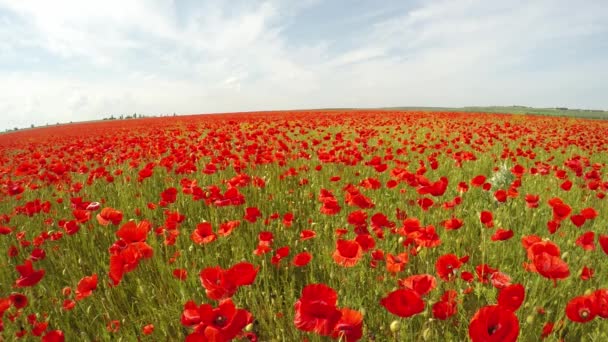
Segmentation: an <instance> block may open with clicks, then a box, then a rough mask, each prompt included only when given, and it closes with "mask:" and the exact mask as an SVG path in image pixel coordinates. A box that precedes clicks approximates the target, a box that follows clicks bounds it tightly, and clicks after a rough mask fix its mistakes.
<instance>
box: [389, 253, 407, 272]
mask: <svg viewBox="0 0 608 342" xmlns="http://www.w3.org/2000/svg"><path fill="white" fill-rule="evenodd" d="M408 259H409V257H408V254H407V253H399V254H397V255H393V254H391V253H387V254H386V270H387V271H388V272H390V273H399V272H402V271H403V270H404V269H405V266H406V265H407V262H408Z"/></svg>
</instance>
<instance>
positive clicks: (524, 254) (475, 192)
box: [0, 110, 608, 341]
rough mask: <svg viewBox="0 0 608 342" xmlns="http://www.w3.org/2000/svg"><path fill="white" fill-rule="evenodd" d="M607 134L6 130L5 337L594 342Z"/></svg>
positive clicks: (430, 127)
mask: <svg viewBox="0 0 608 342" xmlns="http://www.w3.org/2000/svg"><path fill="white" fill-rule="evenodd" d="M607 162H608V121H603V120H587V119H576V118H557V117H542V116H526V115H507V114H484V113H453V112H438V113H424V112H415V111H410V112H401V111H363V110H362V111H346V110H344V111H338V110H332V111H329V110H325V111H294V112H260V113H240V114H223V115H198V116H180V117H165V118H144V119H133V120H116V121H100V122H90V123H76V124H70V125H62V126H52V127H43V128H37V129H31V130H24V131H20V132H14V133H9V134H3V135H0V341H1V340H16V339H23V340H27V341H30V340H33V341H36V340H42V341H64V340H65V341H84V340H91V341H106V340H114V341H137V340H139V341H175V340H187V341H229V340H233V339H234V340H240V341H331V340H334V341H359V340H361V341H439V340H442V341H465V340H467V339H468V340H471V341H515V340H519V341H539V340H546V341H580V340H584V341H606V340H608V320H607V318H608V280H607V279H608V216H607V215H608V204H607V203H608V199H605V196H606V193H607V192H608V177H607V175H608V168H607V166H606V164H607Z"/></svg>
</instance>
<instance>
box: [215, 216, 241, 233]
mask: <svg viewBox="0 0 608 342" xmlns="http://www.w3.org/2000/svg"><path fill="white" fill-rule="evenodd" d="M240 225H241V221H238V220H234V221H228V222H224V223H222V224H220V229H218V231H217V233H218V235H219V236H228V235H230V234H231V233H232V231H233V230H234V229H235V228H237V227H238V226H240Z"/></svg>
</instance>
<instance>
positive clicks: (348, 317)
mask: <svg viewBox="0 0 608 342" xmlns="http://www.w3.org/2000/svg"><path fill="white" fill-rule="evenodd" d="M340 313H341V314H342V316H340V320H339V321H338V323H336V326H335V327H334V330H333V331H332V333H331V337H332V338H334V339H339V340H340V341H344V342H352V341H359V340H360V339H361V337H362V336H363V315H362V314H361V312H359V311H356V310H352V309H348V308H343V309H340Z"/></svg>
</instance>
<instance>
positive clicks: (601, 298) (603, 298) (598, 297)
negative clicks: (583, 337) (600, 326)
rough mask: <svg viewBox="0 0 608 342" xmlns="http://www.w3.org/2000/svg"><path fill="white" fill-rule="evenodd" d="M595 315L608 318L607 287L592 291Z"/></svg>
mask: <svg viewBox="0 0 608 342" xmlns="http://www.w3.org/2000/svg"><path fill="white" fill-rule="evenodd" d="M593 296H594V302H595V308H596V310H597V315H598V316H600V317H602V318H608V289H599V290H597V291H595V292H594V293H593Z"/></svg>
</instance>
